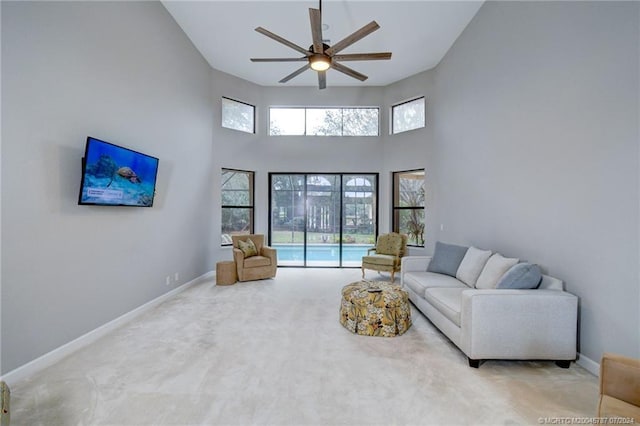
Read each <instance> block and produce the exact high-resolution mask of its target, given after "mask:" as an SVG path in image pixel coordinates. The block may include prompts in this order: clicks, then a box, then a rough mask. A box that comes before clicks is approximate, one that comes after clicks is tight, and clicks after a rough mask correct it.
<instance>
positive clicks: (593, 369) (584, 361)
mask: <svg viewBox="0 0 640 426" xmlns="http://www.w3.org/2000/svg"><path fill="white" fill-rule="evenodd" d="M576 364H578V365H579V366H580V367H582V368H584V369H585V370H587V371H588V372H589V373H591V374H593V375H594V376H596V377H598V376H599V375H600V364H598V363H597V362H595V361H594V360H592V359H589V358H587V357H586V356H584V355H582V354H581V353H578V359H577V360H576Z"/></svg>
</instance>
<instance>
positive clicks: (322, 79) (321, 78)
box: [318, 71, 327, 90]
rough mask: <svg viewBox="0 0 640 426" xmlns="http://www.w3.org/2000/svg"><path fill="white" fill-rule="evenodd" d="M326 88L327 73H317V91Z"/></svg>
mask: <svg viewBox="0 0 640 426" xmlns="http://www.w3.org/2000/svg"><path fill="white" fill-rule="evenodd" d="M326 88H327V72H326V71H318V89H320V90H322V89H326Z"/></svg>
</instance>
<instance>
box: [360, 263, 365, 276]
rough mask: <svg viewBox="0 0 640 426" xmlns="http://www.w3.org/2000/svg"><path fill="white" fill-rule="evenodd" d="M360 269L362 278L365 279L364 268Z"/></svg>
mask: <svg viewBox="0 0 640 426" xmlns="http://www.w3.org/2000/svg"><path fill="white" fill-rule="evenodd" d="M360 269H362V278H363V279H364V266H362V267H361V268H360Z"/></svg>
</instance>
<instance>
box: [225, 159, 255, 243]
mask: <svg viewBox="0 0 640 426" xmlns="http://www.w3.org/2000/svg"><path fill="white" fill-rule="evenodd" d="M221 193H222V203H221V204H222V229H221V231H222V233H221V235H222V245H223V246H224V245H231V244H232V241H231V236H232V235H242V234H253V220H254V219H253V210H254V208H253V202H254V172H248V171H244V170H232V169H222V190H221Z"/></svg>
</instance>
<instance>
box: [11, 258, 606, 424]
mask: <svg viewBox="0 0 640 426" xmlns="http://www.w3.org/2000/svg"><path fill="white" fill-rule="evenodd" d="M359 277H360V271H359V270H356V269H287V268H280V269H279V270H278V276H277V278H276V279H274V280H265V281H254V282H246V283H238V284H236V285H232V286H225V287H222V286H219V287H218V286H215V285H214V282H206V283H203V284H200V285H196V286H194V287H192V288H190V289H188V290H186V291H184V292H182V293H180V294H178V295H177V296H176V297H174V298H173V299H170V300H169V301H167V302H165V303H163V304H162V305H160V306H158V307H157V308H155V309H153V310H151V311H149V312H147V313H145V314H143V315H142V316H140V317H138V318H137V319H135V320H134V321H132V322H130V323H128V324H127V325H125V326H123V327H121V328H119V329H117V330H116V331H115V332H113V333H112V334H110V335H108V336H106V337H104V338H102V339H101V340H99V341H98V342H96V343H94V344H92V345H90V346H88V347H86V348H84V349H82V350H80V351H78V352H76V353H74V354H72V355H71V356H69V357H67V358H65V359H64V360H63V361H61V362H59V363H58V364H56V365H54V366H53V367H51V368H48V369H46V370H44V371H42V372H41V373H39V374H37V375H35V376H33V377H31V378H29V379H27V380H25V381H23V382H21V383H18V384H16V385H14V387H13V388H12V400H11V408H12V416H11V420H12V422H11V424H12V425H14V426H16V425H29V426H35V425H46V426H51V425H65V426H66V425H447V424H451V425H454V424H456V425H457V424H492V425H496V424H539V420H538V419H539V418H540V417H543V418H544V417H546V418H552V417H593V416H595V410H596V403H597V398H598V382H597V378H596V377H594V376H593V375H591V374H590V373H588V372H587V371H586V370H584V369H582V368H580V367H579V366H577V365H575V364H572V365H571V368H570V369H560V368H558V367H556V365H555V364H554V363H553V362H506V361H500V362H498V361H488V362H486V363H484V364H482V365H481V366H480V368H479V369H473V368H470V367H468V365H467V360H466V358H465V357H464V355H463V354H462V353H461V352H460V351H459V350H458V349H457V348H456V347H455V346H454V345H453V344H452V343H450V342H449V341H448V340H447V339H446V338H445V337H444V336H443V335H442V334H440V332H439V331H437V329H435V328H434V327H433V325H431V323H430V322H429V321H428V320H426V319H425V317H424V316H422V314H420V313H419V312H418V311H417V310H415V308H413V312H412V315H413V326H412V327H411V329H409V331H407V333H405V334H404V335H403V336H399V337H395V338H384V337H366V336H358V335H354V334H351V333H350V332H348V331H347V330H346V329H345V328H343V327H342V326H341V325H340V323H339V322H338V311H339V305H340V289H341V288H342V286H344V285H346V284H348V283H350V282H353V281H357V280H358V279H359ZM367 278H373V279H381V280H384V279H388V275H378V274H377V273H376V272H373V271H370V272H367ZM396 282H398V278H397V277H396Z"/></svg>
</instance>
